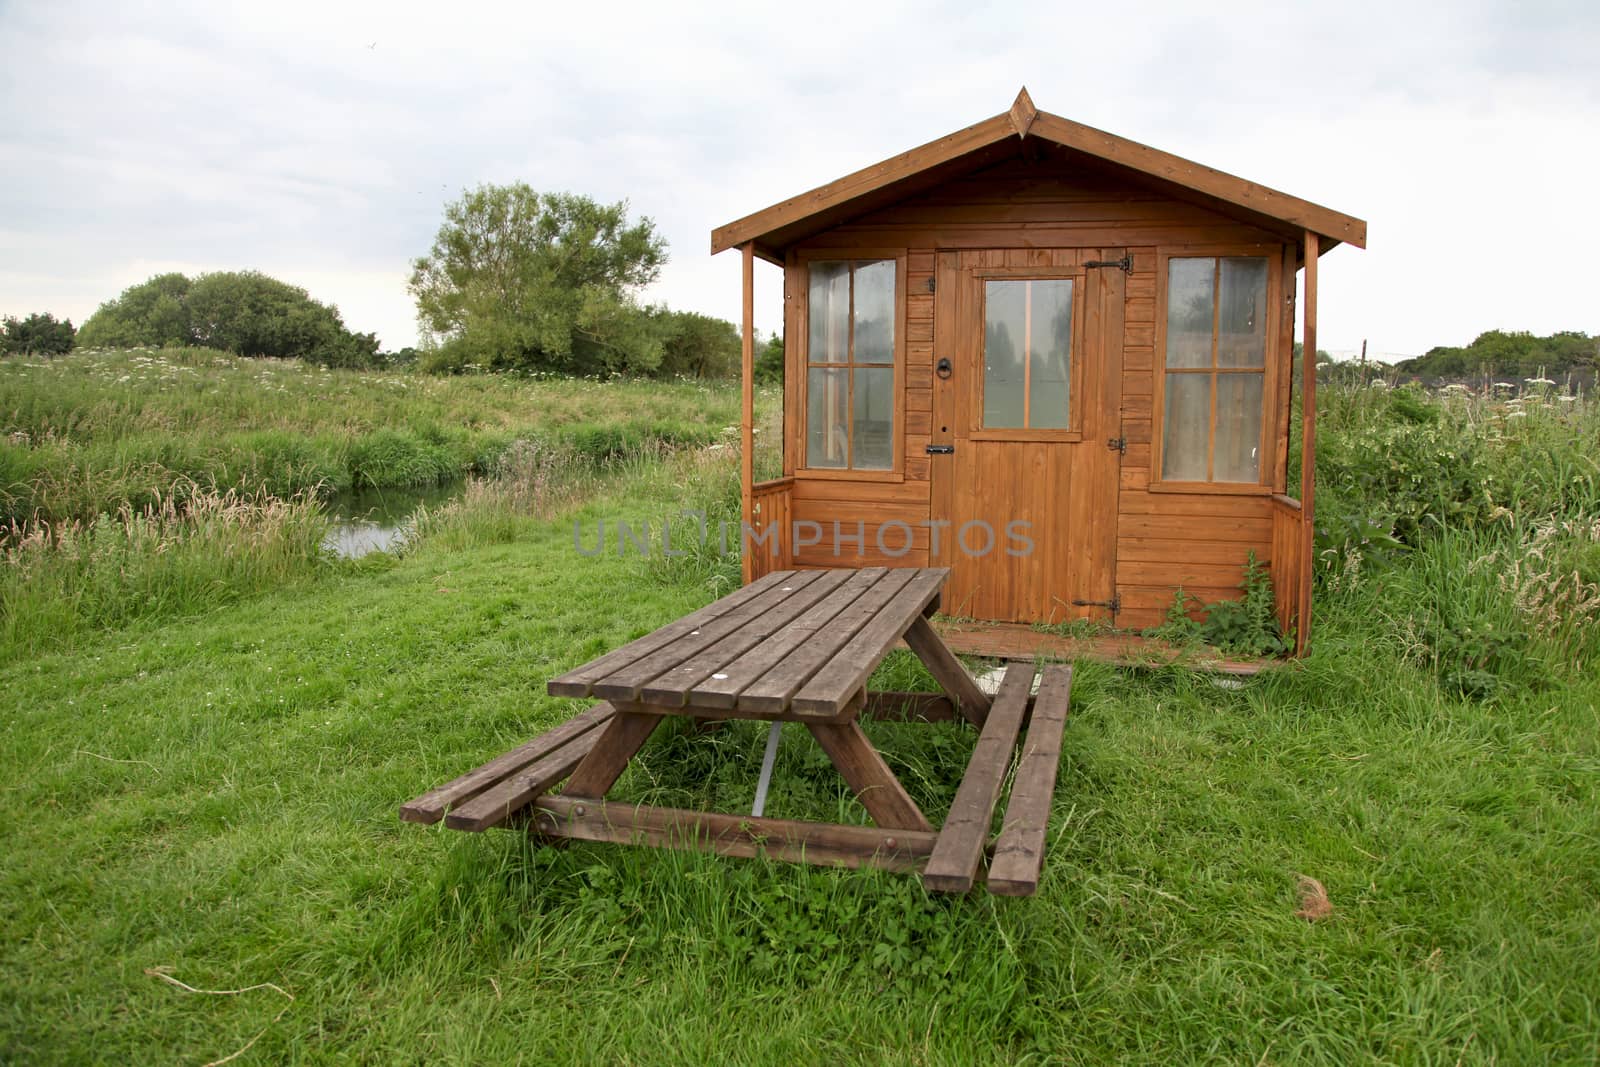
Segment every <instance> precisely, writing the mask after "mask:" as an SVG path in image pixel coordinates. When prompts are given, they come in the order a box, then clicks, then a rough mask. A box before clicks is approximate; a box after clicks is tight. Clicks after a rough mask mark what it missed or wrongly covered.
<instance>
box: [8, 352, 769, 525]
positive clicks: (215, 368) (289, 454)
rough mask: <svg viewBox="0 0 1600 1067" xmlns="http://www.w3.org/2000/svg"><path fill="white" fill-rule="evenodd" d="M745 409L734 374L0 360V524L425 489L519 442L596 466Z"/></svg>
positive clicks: (691, 434)
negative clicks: (537, 377)
mask: <svg viewBox="0 0 1600 1067" xmlns="http://www.w3.org/2000/svg"><path fill="white" fill-rule="evenodd" d="M738 421H739V398H738V391H737V389H736V388H734V387H733V386H731V385H729V384H728V383H713V384H709V385H708V384H701V383H694V382H682V383H673V382H597V381H586V380H579V379H548V380H541V381H536V382H530V381H528V380H526V379H517V378H510V377H505V376H500V375H475V376H468V377H458V378H439V377H431V376H427V375H411V374H394V373H380V372H362V371H336V370H328V369H327V368H325V367H314V366H311V365H309V364H304V363H300V362H297V361H290V360H284V361H279V360H262V359H241V358H238V357H234V356H229V355H227V354H225V353H220V352H215V351H212V350H210V349H202V348H195V349H150V350H133V351H115V352H113V351H88V352H81V353H75V354H73V355H71V356H66V357H62V358H60V359H55V360H35V359H8V360H4V361H0V426H3V427H4V435H3V436H0V525H4V524H6V523H12V522H22V521H26V520H28V519H31V518H35V517H38V518H43V519H46V520H61V519H90V518H92V517H93V516H94V515H96V514H97V513H99V512H103V511H115V510H116V509H117V508H118V507H120V506H121V505H123V504H131V505H133V506H134V507H135V508H139V507H143V506H145V505H148V504H152V503H156V502H158V501H160V500H161V499H164V498H166V497H170V496H172V495H174V494H178V495H184V494H187V493H188V492H191V491H194V490H195V489H199V490H205V489H208V488H217V489H224V490H225V489H230V488H232V489H239V490H242V491H246V492H254V491H256V490H258V489H263V488H264V489H266V490H267V491H268V492H270V493H272V494H274V495H276V496H288V495H291V494H293V493H296V492H302V491H314V492H318V493H320V494H322V495H327V494H330V493H333V492H338V491H340V490H345V489H351V488H357V489H359V488H364V487H380V488H382V487H389V486H413V485H432V484H437V483H441V482H449V481H455V480H459V479H460V478H463V477H465V476H466V475H468V474H486V473H491V472H492V471H493V470H494V468H495V464H496V462H497V461H498V459H499V457H500V456H501V455H502V454H503V453H504V451H505V450H506V448H507V447H508V446H509V445H511V443H512V442H514V441H538V442H541V443H543V444H545V445H547V446H549V447H552V448H558V447H559V448H564V449H567V450H570V451H572V452H574V453H576V454H578V455H582V456H586V457H589V458H590V459H593V460H596V461H601V460H607V459H613V458H615V457H617V456H620V455H623V454H626V453H629V452H637V451H640V450H642V449H646V448H649V447H651V446H653V445H657V444H665V445H707V444H710V443H712V442H713V441H716V440H719V439H724V438H726V439H729V440H731V439H733V438H734V436H735V434H736V428H737V426H738ZM730 427H732V428H733V429H730Z"/></svg>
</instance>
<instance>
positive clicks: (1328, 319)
mask: <svg viewBox="0 0 1600 1067" xmlns="http://www.w3.org/2000/svg"><path fill="white" fill-rule="evenodd" d="M0 40H3V41H5V42H6V47H5V52H6V62H5V64H4V66H3V67H0V120H3V121H0V314H6V315H12V314H15V315H25V314H28V313H30V312H34V311H49V312H51V313H53V314H55V315H57V316H63V315H64V316H70V317H71V318H72V319H73V321H74V322H81V321H82V320H83V318H84V317H86V316H87V315H88V314H90V313H91V312H93V310H94V309H95V308H96V307H97V306H98V305H99V304H101V303H102V302H104V301H106V300H109V299H111V298H114V297H115V296H116V295H117V294H118V293H119V292H121V291H122V290H123V289H124V288H126V287H128V286H129V285H133V284H136V283H138V282H141V281H143V280H145V279H146V278H148V277H150V276H151V275H153V274H157V273H160V272H164V271H172V270H176V271H182V272H184V273H189V274H194V273H199V272H202V271H208V270H242V269H255V270H261V271H265V272H266V273H268V274H271V275H273V276H275V277H278V278H281V279H283V280H285V281H289V282H293V283H295V284H297V285H301V286H303V287H305V288H306V289H307V290H309V291H310V293H311V295H312V296H313V297H315V298H317V299H319V300H322V301H324V302H327V303H332V304H336V305H337V306H338V307H339V309H340V311H341V313H342V314H343V316H344V319H345V322H346V324H347V325H349V326H350V327H351V328H352V329H355V330H360V331H363V332H365V331H375V332H376V333H377V334H378V336H379V338H380V341H381V343H382V344H383V346H384V347H385V348H391V349H392V348H399V347H402V346H405V345H409V344H413V343H415V341H416V340H417V327H416V320H415V305H414V303H413V301H412V299H411V297H410V295H409V294H408V293H407V291H406V280H407V277H408V276H409V273H410V263H411V261H412V260H413V259H414V258H416V257H417V256H420V255H423V254H425V253H426V252H427V250H428V248H429V247H430V245H431V243H432V241H433V237H434V234H435V233H436V232H437V230H438V228H439V225H440V222H441V220H442V215H443V208H444V205H445V204H446V203H447V202H448V201H450V200H453V199H455V198H456V197H458V196H459V195H460V194H461V193H462V192H463V191H464V190H466V189H469V188H472V187H474V186H476V185H478V184H481V183H504V182H512V181H526V182H528V183H529V184H531V185H533V186H534V187H535V188H536V189H540V190H552V191H553V190H565V191H569V192H576V193H583V194H586V195H588V196H591V197H594V198H596V199H598V200H602V201H608V202H609V201H615V200H622V199H626V200H627V201H629V203H630V206H631V210H632V212H633V213H634V214H635V215H644V216H648V217H650V218H651V219H653V220H654V221H655V224H656V226H657V227H658V229H659V231H660V232H661V233H662V234H663V235H664V236H665V238H666V239H667V241H668V244H669V247H670V255H671V259H670V262H669V263H668V265H667V267H666V268H665V269H664V271H663V272H662V275H661V278H660V280H659V281H658V282H657V283H656V284H655V285H653V286H652V287H651V288H650V289H649V290H648V291H647V292H646V293H645V294H644V295H645V298H646V299H648V300H650V301H652V302H663V303H666V304H668V305H670V306H672V307H674V308H680V309H685V310H695V311H701V312H705V313H707V314H712V315H717V316H720V317H723V318H727V319H732V320H735V321H737V319H738V317H739V314H740V288H739V263H738V254H737V252H727V253H724V254H722V255H720V256H717V257H715V258H713V257H711V256H710V255H709V248H710V231H711V230H712V229H713V228H714V227H716V226H719V225H722V224H724V223H727V222H730V221H732V220H733V219H736V218H738V217H741V216H743V215H746V214H748V213H750V212H752V211H756V210H759V209H760V208H763V207H766V206H768V205H769V204H773V203H776V202H777V201H780V200H783V199H786V198H787V197H790V196H792V195H795V194H797V193H800V192H804V191H805V190H807V189H810V188H813V187H815V186H817V185H821V184H823V183H825V182H828V181H830V180H832V179H834V178H836V177H839V176H841V175H843V174H846V173H849V172H850V171H853V170H856V169H858V168H860V167H863V166H867V165H869V164H872V163H875V162H877V161H878V160H880V159H883V158H886V157H888V156H891V155H894V154H897V153H899V152H902V151H904V150H906V149H908V148H911V147H914V146H916V145H919V144H922V143H924V142H926V141H929V140H932V139H934V138H937V137H940V136H943V135H944V134H946V133H950V132H952V131H954V130H956V129H959V128H961V127H963V126H966V125H969V124H971V123H973V122H977V121H979V120H981V119H985V118H988V117H989V116H991V115H995V114H997V113H999V112H1002V111H1005V110H1006V109H1007V108H1008V107H1009V106H1010V104H1011V101H1012V99H1013V98H1014V97H1015V95H1016V93H1017V90H1018V89H1019V88H1020V87H1021V86H1022V85H1024V84H1025V85H1026V86H1027V87H1028V90H1029V93H1030V95H1031V96H1032V97H1033V100H1034V102H1035V103H1036V104H1037V106H1038V107H1040V108H1041V109H1043V110H1046V111H1051V112H1054V113H1055V114H1058V115H1063V116H1065V117H1067V118H1071V119H1074V120H1077V121H1079V122H1083V123H1087V124H1088V125H1091V126H1096V127H1099V128H1101V129H1105V130H1109V131H1111V132H1113V133H1117V134H1120V135H1122V136H1124V137H1129V138H1132V139H1134V140H1137V141H1142V142H1144V143H1146V144H1151V145H1154V146H1156V147H1158V148H1162V149H1165V150H1167V151H1169V152H1174V153H1176V154H1178V155H1180V156H1185V157H1188V158H1190V159H1194V160H1197V161H1199V162H1201V163H1205V164H1208V165H1210V166H1213V167H1217V168H1219V169H1221V170H1225V171H1228V172H1230V173H1233V174H1237V175H1240V176H1242V177H1245V178H1248V179H1250V180H1252V181H1256V182H1259V183H1262V184H1265V185H1268V186H1271V187H1274V188H1277V189H1280V190H1283V191H1285V192H1289V193H1292V194H1294V195H1296V196H1299V197H1302V198H1304V199H1308V200H1312V201H1315V202H1317V203H1319V204H1323V205H1325V206H1327V207H1331V208H1334V209H1336V210H1339V211H1343V212H1345V213H1347V214H1351V215H1356V216H1358V217H1360V218H1363V219H1365V220H1367V222H1368V226H1369V244H1370V247H1369V248H1368V249H1367V250H1365V251H1363V250H1360V249H1355V248H1351V247H1348V246H1340V247H1338V248H1336V249H1334V250H1333V251H1331V252H1329V253H1328V254H1327V255H1326V256H1324V257H1323V259H1322V260H1321V268H1322V273H1321V280H1320V287H1319V342H1320V346H1321V347H1323V348H1327V349H1329V350H1331V351H1333V352H1335V354H1337V355H1344V354H1349V353H1352V352H1354V351H1356V350H1358V349H1359V348H1360V346H1361V344H1362V342H1363V340H1366V341H1367V342H1368V343H1369V345H1370V353H1371V355H1373V356H1374V357H1376V358H1390V359H1395V358H1402V357H1404V356H1408V355H1416V354H1420V353H1421V352H1423V351H1426V350H1427V349H1428V348H1430V347H1432V346H1434V345H1439V344H1465V343H1467V342H1468V341H1470V340H1471V339H1472V338H1473V337H1475V336H1476V335H1477V334H1478V333H1480V332H1482V331H1483V330H1487V329H1497V328H1498V329H1508V330H1511V329H1522V330H1532V331H1534V332H1537V333H1548V332H1551V331H1554V330H1561V329H1575V330H1583V331H1586V332H1589V333H1600V299H1597V298H1596V284H1595V283H1596V279H1597V271H1596V269H1595V266H1594V256H1595V252H1594V250H1595V249H1596V248H1600V211H1597V210H1596V209H1595V207H1594V199H1593V196H1594V189H1595V187H1596V185H1597V184H1600V60H1597V58H1596V57H1597V56H1600V4H1595V3H1593V2H1592V0H1571V2H1539V0H1524V2H1504V3H1500V4H1488V3H1475V2H1470V0H1457V2H1453V3H1448V4H1437V5H1428V4H1407V3H1404V2H1401V0H1386V2H1383V3H1375V4H1368V3H1363V2H1352V3H1337V4H1335V3H1326V2H1323V3H1315V4H1307V5H1300V4H1294V3H1289V2H1287V0H1273V2H1271V3H1234V2H1231V0H1212V2H1210V3H1207V4H1194V3H1184V4H1172V5H1157V4H1147V3H1143V2H1140V0H1126V2H1121V3H1118V4H1110V5H1107V4H1094V5H1089V4H1081V3H1071V2H1062V0H1051V2H1047V3H1034V4H1014V5H1001V4H994V5H984V4H976V3H972V2H970V0H968V2H960V3H945V2H940V0H919V2H917V3H883V4H878V3H855V4H848V5H841V6H835V5H826V6H821V5H819V6H815V7H806V6H803V5H796V4H784V5H766V4H761V3H755V2H746V3H743V4H736V5H701V4H695V3H690V2H683V3H661V2H659V0H657V2H653V3H649V4H639V5H630V4H614V3H602V4H595V5H593V6H590V5H588V4H575V3H561V4H550V3H546V2H537V0H536V2H526V0H525V2H523V3H518V4H507V5H499V4H490V3H473V2H466V0H463V2H458V3H453V4H446V3H440V2H438V0H434V2H432V3H426V4H410V3H404V2H398V0H384V2H381V3H367V2H341V0H332V2H329V0H324V2H321V3H302V2H299V0H275V2H274V3H271V4H267V3H257V4H253V5H234V4H228V3H222V2H205V3H186V2H184V0H168V2H163V3H137V2H135V3H119V4H81V3H74V2H72V0H49V2H45V0H22V2H17V0H0ZM781 312H782V290H781V278H780V275H779V272H778V271H777V270H776V268H772V267H768V266H766V265H765V264H760V263H758V264H757V290H756V322H757V326H758V328H760V329H761V330H763V331H773V330H776V329H779V328H780V325H781Z"/></svg>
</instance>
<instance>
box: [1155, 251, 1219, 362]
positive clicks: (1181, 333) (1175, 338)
mask: <svg viewBox="0 0 1600 1067" xmlns="http://www.w3.org/2000/svg"><path fill="white" fill-rule="evenodd" d="M1216 266H1217V261H1216V260H1215V259H1211V258H1204V259H1169V260H1167V366H1169V367H1209V366H1211V322H1212V311H1213V308H1214V306H1215V305H1214V303H1213V297H1214V296H1215V294H1214V293H1213V291H1212V290H1213V288H1214V286H1213V282H1214V274H1215V272H1216Z"/></svg>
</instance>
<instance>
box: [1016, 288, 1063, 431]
mask: <svg viewBox="0 0 1600 1067" xmlns="http://www.w3.org/2000/svg"><path fill="white" fill-rule="evenodd" d="M1025 284H1026V285H1027V286H1028V289H1029V291H1030V292H1031V294H1032V297H1033V301H1032V303H1033V307H1032V309H1031V310H1032V314H1031V315H1030V316H1029V318H1030V327H1031V328H1030V329H1029V332H1028V384H1029V390H1028V425H1029V426H1034V427H1038V428H1039V429H1042V430H1064V429H1066V428H1067V424H1068V421H1069V420H1068V417H1067V416H1068V413H1069V412H1068V406H1069V402H1070V399H1071V390H1072V282H1071V280H1070V279H1065V278H1060V279H1050V280H1046V281H1036V282H1027V283H1025Z"/></svg>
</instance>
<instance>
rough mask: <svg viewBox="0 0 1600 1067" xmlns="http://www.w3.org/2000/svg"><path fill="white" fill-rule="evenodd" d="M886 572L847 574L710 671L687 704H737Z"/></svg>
mask: <svg viewBox="0 0 1600 1067" xmlns="http://www.w3.org/2000/svg"><path fill="white" fill-rule="evenodd" d="M888 573H889V570H888V568H887V567H867V568H865V569H863V570H859V571H855V572H853V573H851V574H850V575H849V577H848V578H847V579H846V580H845V583H844V584H843V585H841V586H840V587H839V588H837V589H835V590H834V591H833V592H832V593H830V594H829V595H828V596H827V597H826V598H825V599H823V600H822V601H821V602H820V603H818V604H816V605H814V606H813V607H811V608H810V609H808V610H807V611H806V612H805V613H804V614H803V615H801V616H800V617H799V618H798V619H795V620H794V621H793V622H791V623H789V624H788V625H787V626H785V627H783V628H782V629H781V630H778V631H777V632H776V633H774V634H773V635H772V636H771V637H769V638H767V640H765V641H763V642H762V643H761V644H759V645H757V646H756V647H755V648H753V649H751V650H750V651H749V652H746V653H745V654H744V655H742V656H740V657H739V658H738V659H736V660H734V661H733V662H732V663H729V664H727V665H726V666H724V667H723V668H722V669H721V670H720V671H716V672H714V673H713V674H712V675H711V676H710V677H709V678H706V679H703V680H702V681H700V682H699V683H697V684H696V685H695V687H694V688H693V689H691V690H689V693H688V703H690V704H695V705H699V706H700V707H707V708H732V707H734V706H735V705H736V704H737V703H738V700H739V694H740V693H741V692H743V691H744V689H745V688H746V687H747V686H749V685H750V684H751V683H753V682H755V681H756V679H758V678H760V677H761V676H762V675H764V674H766V672H767V671H769V670H771V669H772V668H773V667H774V666H776V665H777V664H779V663H781V662H782V661H783V659H784V657H786V656H788V655H789V654H790V653H792V652H793V651H794V650H795V649H796V648H798V647H799V646H800V645H801V644H803V643H804V642H806V641H807V640H810V639H811V638H812V636H813V635H814V634H815V633H816V632H817V631H818V630H820V629H822V628H823V627H825V626H827V625H828V624H829V623H830V622H832V621H833V619H834V618H835V617H837V616H838V614H839V613H840V612H841V611H843V610H844V609H845V608H847V607H849V606H850V605H851V604H853V603H854V602H855V601H856V600H857V599H858V598H859V597H860V596H861V595H862V594H864V593H865V592H866V591H867V590H868V589H870V588H872V586H873V585H874V584H875V583H876V582H877V581H878V580H879V579H880V578H882V577H884V576H885V575H887V574H888ZM776 710H778V711H783V710H784V709H783V708H778V709H776Z"/></svg>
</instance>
